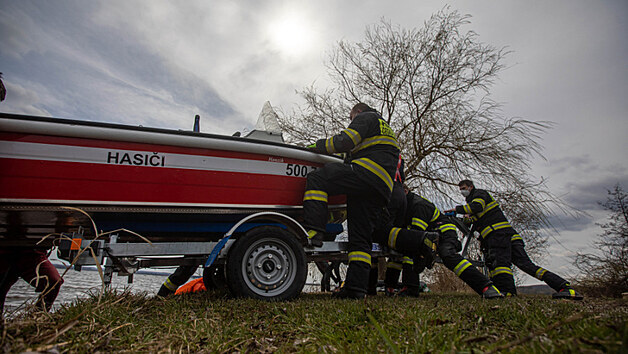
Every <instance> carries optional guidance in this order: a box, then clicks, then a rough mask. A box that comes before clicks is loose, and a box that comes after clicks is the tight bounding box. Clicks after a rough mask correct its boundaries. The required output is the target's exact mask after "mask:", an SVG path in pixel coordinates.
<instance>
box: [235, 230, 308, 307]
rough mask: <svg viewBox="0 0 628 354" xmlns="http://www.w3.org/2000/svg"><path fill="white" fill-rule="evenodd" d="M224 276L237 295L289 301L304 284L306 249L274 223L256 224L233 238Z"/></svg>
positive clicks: (297, 293) (298, 292) (299, 291)
mask: <svg viewBox="0 0 628 354" xmlns="http://www.w3.org/2000/svg"><path fill="white" fill-rule="evenodd" d="M226 276H227V285H228V286H229V289H230V290H231V292H232V294H233V295H234V296H236V297H249V298H255V299H261V300H267V301H283V300H290V299H292V298H295V297H296V296H298V295H299V294H300V293H301V290H302V289H303V286H304V285H305V279H306V277H307V262H306V259H305V252H304V251H303V247H302V246H301V244H300V243H299V241H298V240H297V238H296V237H294V235H292V234H291V233H289V232H288V231H286V230H284V229H281V228H279V227H276V226H260V227H256V228H254V229H252V230H250V231H248V232H247V233H246V234H245V235H243V236H241V237H240V238H239V239H238V240H236V242H235V243H234V244H233V246H232V247H231V249H230V250H229V254H228V256H227V265H226Z"/></svg>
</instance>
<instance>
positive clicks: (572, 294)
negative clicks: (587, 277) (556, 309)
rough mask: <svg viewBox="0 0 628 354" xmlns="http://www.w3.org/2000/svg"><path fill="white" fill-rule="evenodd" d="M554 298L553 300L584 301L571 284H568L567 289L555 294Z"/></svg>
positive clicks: (564, 288)
mask: <svg viewBox="0 0 628 354" xmlns="http://www.w3.org/2000/svg"><path fill="white" fill-rule="evenodd" d="M552 298H553V299H570V300H582V299H584V296H582V295H580V294H579V293H578V292H577V291H576V290H574V288H572V287H571V286H570V285H569V284H566V285H565V287H563V288H562V289H560V291H558V292H555V293H553V294H552Z"/></svg>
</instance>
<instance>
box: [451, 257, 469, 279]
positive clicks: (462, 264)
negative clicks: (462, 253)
mask: <svg viewBox="0 0 628 354" xmlns="http://www.w3.org/2000/svg"><path fill="white" fill-rule="evenodd" d="M470 266H471V262H469V261H467V260H466V259H463V260H461V261H460V263H458V265H457V266H456V267H455V268H454V273H456V275H457V276H458V277H460V274H462V272H464V271H465V270H466V269H467V268H469V267H470Z"/></svg>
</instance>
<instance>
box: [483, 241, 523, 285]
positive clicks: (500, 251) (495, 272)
mask: <svg viewBox="0 0 628 354" xmlns="http://www.w3.org/2000/svg"><path fill="white" fill-rule="evenodd" d="M484 241H485V242H486V243H487V247H488V258H487V260H486V261H487V265H488V267H489V270H490V276H491V280H492V281H493V284H494V285H495V286H496V287H497V288H498V289H499V291H501V292H502V293H503V294H504V295H517V288H516V287H515V279H514V277H513V274H512V268H511V250H510V235H509V234H507V233H505V232H501V230H498V231H493V232H492V233H491V234H489V235H488V236H487V238H486V239H485V240H484Z"/></svg>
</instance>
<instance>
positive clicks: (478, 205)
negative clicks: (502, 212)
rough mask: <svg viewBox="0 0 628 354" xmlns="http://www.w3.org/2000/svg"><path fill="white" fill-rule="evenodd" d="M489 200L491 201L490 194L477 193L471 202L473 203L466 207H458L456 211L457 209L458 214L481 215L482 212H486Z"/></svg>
mask: <svg viewBox="0 0 628 354" xmlns="http://www.w3.org/2000/svg"><path fill="white" fill-rule="evenodd" d="M488 199H489V198H488V193H486V192H484V191H477V192H476V193H475V195H474V196H473V199H472V200H471V202H469V203H467V204H465V205H458V206H456V209H455V210H456V213H458V214H468V215H475V214H479V213H481V212H482V211H484V208H486V204H487V200H488Z"/></svg>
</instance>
